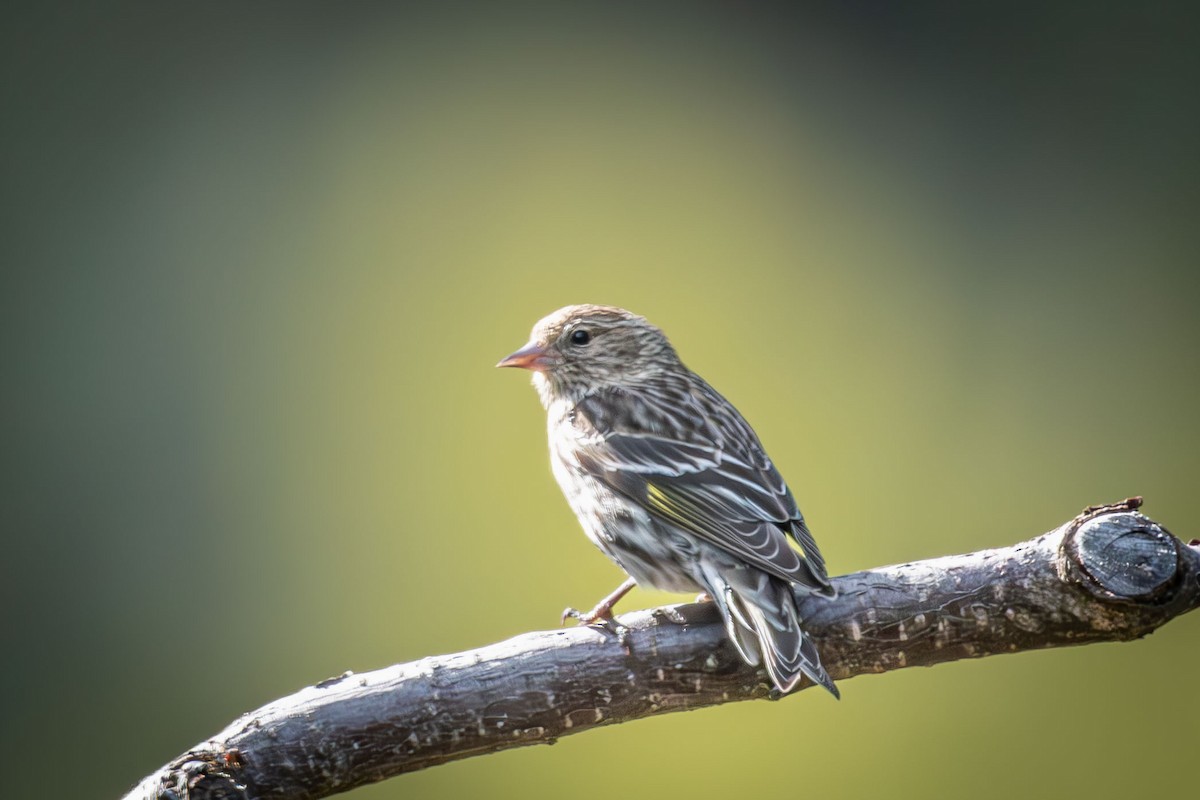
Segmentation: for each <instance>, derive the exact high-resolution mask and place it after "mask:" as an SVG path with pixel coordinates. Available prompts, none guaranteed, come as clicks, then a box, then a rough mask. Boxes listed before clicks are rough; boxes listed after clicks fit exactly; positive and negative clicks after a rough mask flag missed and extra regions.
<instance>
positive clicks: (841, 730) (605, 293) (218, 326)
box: [0, 3, 1200, 800]
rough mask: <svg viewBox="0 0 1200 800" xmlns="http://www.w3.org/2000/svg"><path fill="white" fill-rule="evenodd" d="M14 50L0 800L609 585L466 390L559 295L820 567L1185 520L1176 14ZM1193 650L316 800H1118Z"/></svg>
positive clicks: (926, 689)
mask: <svg viewBox="0 0 1200 800" xmlns="http://www.w3.org/2000/svg"><path fill="white" fill-rule="evenodd" d="M5 16H6V22H5V25H4V26H3V32H2V33H0V37H2V39H3V47H2V48H0V59H2V61H3V71H2V76H3V77H2V82H3V84H2V91H3V108H4V113H3V121H2V123H0V125H2V129H0V130H2V137H3V148H2V153H0V164H2V170H3V173H2V176H0V177H2V180H3V189H2V202H3V212H4V213H3V222H2V224H3V226H4V231H3V236H2V241H0V247H2V248H3V278H2V281H3V283H2V286H0V290H2V291H0V332H2V333H0V363H2V364H3V392H2V395H0V403H2V404H3V405H2V409H3V413H2V416H0V425H2V426H3V442H4V445H3V451H4V456H5V457H4V459H3V470H4V473H3V498H4V499H3V504H2V505H3V511H2V513H3V520H4V521H3V534H4V555H3V557H2V563H0V569H2V574H0V577H2V581H0V598H2V599H3V606H2V607H3V610H2V611H0V613H2V614H3V625H4V631H3V634H4V641H5V643H6V647H5V656H4V658H3V659H2V660H0V676H2V677H3V683H4V686H5V687H6V688H5V690H4V693H3V696H4V708H3V714H2V721H0V725H2V729H0V737H2V738H0V753H2V754H3V760H4V769H3V770H2V771H0V795H3V796H4V797H14V798H15V797H46V796H50V795H51V794H54V793H55V791H59V790H60V791H61V794H62V795H63V796H66V795H68V794H70V795H72V796H75V795H78V796H88V797H97V798H102V797H116V796H118V795H119V794H121V793H122V792H123V791H124V790H125V789H126V788H128V787H129V786H130V785H132V784H133V783H134V782H136V781H137V780H139V779H140V778H141V777H142V776H143V775H144V774H146V773H148V772H149V771H151V770H153V769H154V768H155V767H157V766H158V765H159V764H160V763H162V762H164V761H165V760H167V759H168V758H170V757H171V756H173V755H175V754H177V753H179V752H181V751H182V750H184V749H186V748H187V747H189V746H190V745H192V744H194V743H196V742H197V741H200V740H202V739H204V738H205V737H207V736H209V735H211V734H213V733H215V732H216V731H217V730H219V729H220V728H222V727H223V726H224V725H225V724H226V723H227V722H229V721H230V720H232V719H233V718H234V717H235V716H236V715H238V714H240V713H241V712H243V711H246V710H249V709H251V708H254V707H256V706H258V705H260V704H262V703H264V702H267V701H269V700H271V699H274V698H276V697H278V696H280V695H283V694H286V693H289V692H291V691H293V690H296V689H298V688H300V687H302V686H305V685H307V684H310V683H312V682H314V681H316V680H320V679H322V678H324V677H327V676H329V675H333V674H336V673H340V672H342V671H343V670H346V669H353V670H356V671H362V670H368V669H372V668H376V667H381V666H384V665H388V664H391V663H394V662H398V661H406V660H411V659H416V658H419V657H422V656H425V655H430V654H435V653H443V652H451V651H456V650H461V649H466V648H470V647H475V646H479V645H483V644H487V643H490V642H493V641H497V640H500V639H503V638H506V637H508V636H511V635H514V634H517V633H520V632H523V631H527V630H532V629H539V628H546V627H552V626H554V625H555V624H556V622H557V617H558V613H559V611H560V609H561V608H562V607H563V606H565V605H568V604H570V605H575V606H587V605H588V604H590V603H591V602H593V601H594V600H596V599H597V598H598V597H599V596H600V595H601V594H602V593H603V592H605V591H607V590H609V589H611V588H612V587H613V586H614V585H615V584H616V583H617V582H618V581H619V579H620V575H619V573H618V572H617V570H616V568H615V567H613V566H612V565H611V564H609V563H608V561H607V560H606V559H604V557H603V556H601V555H600V554H599V553H597V552H595V551H594V550H593V548H592V546H591V545H590V544H589V543H588V542H587V541H586V540H585V538H584V536H583V535H582V533H581V532H580V530H579V528H578V525H577V523H576V521H575V519H574V518H573V516H572V515H571V513H570V511H569V510H568V508H567V506H566V503H565V502H564V501H563V499H562V497H561V496H560V494H559V491H558V489H557V487H556V486H555V484H554V482H553V479H552V478H551V476H550V471H549V466H548V461H547V454H546V444H545V433H544V419H543V413H542V411H541V408H540V407H539V405H538V403H537V400H536V397H535V395H534V393H533V391H532V389H531V388H530V387H529V386H528V385H527V379H526V377H525V376H524V375H522V374H516V373H513V372H507V371H506V372H499V371H497V370H494V369H493V368H492V365H493V364H494V363H495V362H496V360H497V359H498V358H499V357H501V356H502V355H504V354H506V353H508V352H509V351H511V350H512V349H514V348H515V347H517V346H518V345H520V344H521V343H523V342H524V341H525V338H526V336H527V333H528V330H529V328H530V326H531V325H532V324H533V322H534V321H535V320H536V319H538V318H539V317H540V316H542V315H543V314H545V313H547V312H549V311H551V310H553V309H554V308H556V307H558V306H561V305H564V304H567V303H575V302H585V301H586V302H601V303H614V304H619V305H624V306H627V307H629V308H631V309H634V310H635V311H637V312H639V313H642V314H645V315H647V316H648V317H649V318H650V319H651V320H652V321H654V322H656V323H657V324H659V325H660V326H661V327H663V328H664V329H665V330H666V331H667V332H668V333H669V334H670V336H671V337H672V339H673V341H674V342H675V344H676V345H677V347H678V349H679V351H680V352H681V354H682V356H683V357H684V360H685V361H686V362H687V363H688V364H689V365H690V366H692V367H693V368H694V369H696V370H697V371H698V372H700V373H701V374H702V375H704V376H705V377H706V378H708V379H709V381H711V382H712V383H713V384H714V385H716V386H717V387H718V388H719V389H720V390H721V391H722V392H724V393H725V394H726V395H727V396H728V397H729V398H730V399H731V400H733V401H734V402H735V403H736V404H737V405H738V406H739V408H740V409H741V410H742V411H743V412H744V413H745V414H746V416H747V417H748V418H749V419H750V420H751V421H752V422H753V423H754V425H755V426H756V428H757V429H758V431H759V433H760V435H761V436H762V438H763V439H764V441H765V442H766V443H767V445H768V448H769V450H770V452H771V454H772V455H773V456H774V458H775V460H776V461H777V463H778V464H779V465H780V467H781V469H782V471H783V473H784V474H785V475H786V476H787V477H788V480H789V482H790V483H791V484H792V486H793V488H794V490H795V492H796V494H797V496H798V498H799V500H800V503H801V506H802V508H803V509H804V511H805V514H806V515H807V516H808V518H809V520H810V522H811V525H812V528H813V530H814V531H815V532H816V534H817V536H818V539H819V540H820V542H821V544H822V547H823V549H824V551H825V553H826V555H827V557H828V559H829V563H830V565H831V567H832V569H833V571H835V572H839V573H840V572H849V571H854V570H858V569H863V568H867V567H871V566H877V565H882V564H886V563H891V562H897V561H906V560H911V559H918V558H924V557H929V556H938V555H944V554H949V553H959V552H965V551H970V550H973V549H978V548H983V547H990V546H997V545H1005V544H1009V543H1012V542H1015V541H1017V540H1019V539H1022V538H1025V537H1028V536H1031V535H1034V534H1037V533H1040V532H1042V531H1044V530H1046V529H1049V528H1052V527H1054V526H1056V525H1058V524H1059V523H1061V522H1063V521H1065V520H1066V519H1068V518H1069V517H1071V516H1072V515H1074V514H1075V513H1076V512H1078V510H1079V509H1080V508H1082V507H1083V506H1085V505H1087V504H1089V503H1097V502H1104V501H1112V500H1116V499H1119V498H1123V497H1125V496H1127V495H1130V494H1135V493H1141V494H1144V495H1145V496H1146V497H1147V506H1146V510H1147V512H1148V513H1149V514H1150V515H1151V516H1153V517H1154V518H1156V519H1158V520H1159V521H1161V522H1163V523H1164V524H1166V525H1167V526H1168V527H1170V528H1172V529H1173V530H1174V531H1175V532H1176V533H1177V534H1178V535H1180V536H1181V537H1183V538H1184V539H1188V538H1191V537H1192V536H1196V535H1200V503H1198V502H1197V499H1196V488H1197V474H1198V469H1200V455H1198V453H1197V444H1198V439H1200V422H1198V418H1197V414H1196V403H1197V391H1198V390H1200V370H1198V368H1197V344H1198V343H1200V319H1198V315H1197V301H1198V300H1200V277H1198V271H1197V267H1198V259H1197V256H1198V255H1200V234H1198V230H1200V228H1198V225H1197V208H1198V202H1197V201H1198V200H1200V192H1198V190H1197V186H1198V185H1200V183H1198V181H1200V149H1198V148H1197V130H1198V126H1197V123H1198V121H1200V112H1198V110H1197V104H1196V93H1195V92H1196V86H1197V84H1198V80H1200V62H1198V58H1197V48H1196V41H1197V26H1196V25H1195V16H1196V15H1195V14H1194V13H1192V12H1191V11H1190V10H1189V8H1188V7H1187V6H1186V5H1180V6H1162V5H1155V4H1151V5H1146V6H1139V7H1137V8H1133V7H1121V6H1120V5H1115V4H1114V5H1112V6H1109V7H1101V6H1100V4H1091V3H1086V4H1075V5H1067V4H1053V5H1046V6H1043V5H1042V4H1028V5H1024V4H993V5H990V6H985V5H983V4H957V3H950V4H935V5H914V6H909V5H904V6H901V5H892V4H883V3H879V4H876V3H846V4H836V5H832V6H830V7H825V8H823V9H821V10H815V9H809V10H806V11H798V10H789V11H785V10H783V9H782V8H776V7H771V6H765V5H754V6H752V5H749V4H747V5H738V4H732V3H719V4H701V3H687V4H678V5H667V4H647V5H640V4H620V3H573V4H546V5H541V6H527V5H514V4H507V3H504V4H499V3H485V4H476V5H460V4H430V5H428V6H425V7H419V6H414V5H391V6H385V5H378V6H376V5H357V4H332V3H331V4H299V3H289V4H284V5H276V4H269V3H254V4H248V5H240V4H239V5H227V4H216V3H206V4H190V5H182V4H172V3H154V4H146V5H139V6H128V5H126V6H111V5H99V4H97V5H91V4H81V5H77V6H66V5H62V4H56V3H37V4H35V3H24V4H15V5H10V6H9V8H8V11H7V12H6V15H5ZM679 599H684V598H679V597H677V596H670V595H657V594H649V593H645V592H638V593H634V595H632V596H631V598H630V599H629V601H627V604H626V606H625V607H626V608H633V607H639V606H647V605H650V604H654V603H659V602H664V601H668V600H679ZM1198 656H1200V616H1193V617H1191V618H1187V619H1184V620H1182V621H1179V622H1176V623H1174V624H1172V625H1170V626H1169V627H1167V628H1166V629H1165V630H1164V631H1162V632H1160V633H1158V634H1156V635H1155V636H1153V637H1151V638H1150V639H1148V640H1146V641H1144V642H1139V643H1136V644H1124V645H1105V646H1094V647H1088V648H1082V649H1079V650H1063V651H1055V652H1044V653H1033V654H1022V655H1018V656H1012V657H1003V658H992V659H986V660H984V661H979V662H970V663H959V664H953V665H948V666H942V667H939V668H937V669H933V670H909V671H903V672H900V673H895V674H890V675H886V676H881V677H873V678H870V679H860V680H854V681H852V682H849V683H847V684H845V685H843V687H842V689H843V693H844V697H845V699H844V700H843V701H842V702H841V703H834V702H833V701H832V700H830V698H828V697H826V696H823V695H822V694H819V693H816V692H806V693H804V694H803V695H802V696H800V697H797V698H795V699H792V700H789V701H787V702H783V703H776V704H771V703H757V704H743V705H737V706H729V707H724V708H717V709H710V710H706V711H702V712H697V713H692V714H681V715H674V716H669V717H664V718H661V719H654V720H649V721H645V722H639V723H634V724H630V725H623V726H618V727H614V728H610V729H605V730H600V731H596V732H592V733H588V734H585V735H582V736H578V737H570V738H567V739H564V740H563V741H562V742H561V743H559V744H558V745H557V746H556V747H553V748H544V747H543V748H532V749H527V750H522V751H514V752H509V753H504V754H500V755H494V756H488V757H484V758H477V759H472V760H469V761H465V762H460V763H458V764H453V765H449V766H444V767H439V768H436V769H433V770H429V771H427V772H424V773H420V774H416V775H412V776H408V777H404V778H400V779H397V780H393V781H391V782H388V783H385V784H382V785H379V786H375V787H369V788H366V789H363V790H359V791H357V792H355V793H353V794H352V795H351V796H352V797H354V798H357V799H358V800H371V799H374V800H382V799H383V798H399V797H430V798H434V797H472V796H482V795H484V794H485V793H486V794H487V796H490V797H496V798H517V797H521V798H526V797H530V796H547V797H566V796H570V797H577V798H610V797H612V795H613V793H619V794H620V795H621V796H622V797H631V798H652V797H654V798H657V797H668V796H714V795H717V794H721V795H732V794H737V795H739V796H740V795H744V796H747V797H750V796H753V797H760V798H762V797H766V798H771V797H790V796H796V795H800V794H804V795H809V794H811V795H812V796H824V797H844V798H857V797H877V796H879V795H880V794H883V793H886V794H887V795H888V796H889V797H898V798H904V797H930V796H958V795H960V794H962V793H964V791H967V792H969V794H970V795H971V796H972V797H975V798H991V797H996V798H1009V797H1013V796H1024V795H1026V794H1027V793H1028V792H1029V791H1030V787H1037V793H1038V794H1044V795H1051V794H1070V795H1071V796H1084V795H1087V796H1090V797H1125V796H1154V795H1156V794H1166V793H1169V792H1172V791H1174V790H1175V789H1176V788H1178V787H1182V786H1183V785H1184V784H1183V775H1184V764H1186V763H1191V761H1192V759H1194V757H1195V747H1196V736H1195V732H1196V727H1195V726H1196V720H1197V719H1198V718H1200V696H1198V695H1197V693H1196V691H1195V675H1196V663H1197V658H1198ZM47 775H53V776H54V779H53V781H52V782H51V783H50V784H48V783H47V781H48V778H47ZM981 775H986V776H987V779H986V781H982V782H981V781H980V780H979V776H981ZM48 786H51V787H53V790H55V791H51V789H50V788H48ZM964 787H969V789H967V790H964Z"/></svg>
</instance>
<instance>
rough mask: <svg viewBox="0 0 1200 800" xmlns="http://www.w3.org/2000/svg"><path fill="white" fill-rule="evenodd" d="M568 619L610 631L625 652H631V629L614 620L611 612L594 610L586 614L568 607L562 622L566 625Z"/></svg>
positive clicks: (563, 614) (564, 610)
mask: <svg viewBox="0 0 1200 800" xmlns="http://www.w3.org/2000/svg"><path fill="white" fill-rule="evenodd" d="M568 619H573V620H575V621H577V622H578V623H579V624H580V625H587V626H591V627H595V628H601V629H603V630H606V631H608V632H609V633H611V634H612V635H613V636H615V637H617V643H618V644H619V645H621V646H622V647H624V648H625V652H626V653H628V652H629V628H626V627H625V626H624V625H622V624H621V623H619V622H617V621H616V619H614V618H613V615H612V611H611V610H608V609H596V608H593V609H592V610H591V611H586V612H585V611H579V610H578V609H574V608H569V607H568V608H565V609H563V613H562V622H563V624H564V625H565V624H566V623H567V620H568Z"/></svg>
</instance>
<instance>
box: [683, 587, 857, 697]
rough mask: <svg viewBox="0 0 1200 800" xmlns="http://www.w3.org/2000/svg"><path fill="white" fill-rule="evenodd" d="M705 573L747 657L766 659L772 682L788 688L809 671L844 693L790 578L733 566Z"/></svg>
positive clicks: (734, 638) (762, 661) (736, 643)
mask: <svg viewBox="0 0 1200 800" xmlns="http://www.w3.org/2000/svg"><path fill="white" fill-rule="evenodd" d="M704 573H705V578H706V579H707V581H708V584H709V586H708V590H709V591H708V593H709V595H710V596H711V597H712V598H713V600H714V601H715V602H716V604H717V608H718V609H720V611H721V617H722V618H723V619H724V620H725V629H726V630H727V631H728V633H729V638H730V640H732V642H733V644H734V647H736V648H737V650H738V652H739V653H741V655H742V658H744V659H745V660H746V663H748V664H750V665H751V666H757V665H758V664H765V665H766V668H767V674H768V675H770V676H771V682H772V683H774V684H775V687H776V688H777V689H779V691H780V692H783V693H784V694H787V693H788V692H790V691H792V690H793V689H795V688H796V686H797V685H798V684H799V683H800V679H801V678H802V677H808V679H809V680H811V681H812V682H813V683H815V684H818V685H820V686H823V687H825V688H826V689H827V690H829V693H830V694H832V695H833V696H834V697H837V698H840V697H841V694H840V693H839V692H838V689H837V686H835V685H834V683H833V679H832V678H830V677H829V673H828V672H826V671H825V668H824V667H823V666H821V657H820V655H818V654H817V648H816V646H815V645H814V644H813V641H812V639H811V638H809V637H808V635H806V634H805V633H804V631H803V630H802V629H801V627H800V614H799V611H798V610H797V608H796V599H795V595H793V594H792V588H791V587H790V586H789V585H788V584H787V583H785V582H784V581H781V580H779V579H778V578H774V577H771V576H770V575H767V574H766V573H764V572H761V571H759V570H756V569H752V568H746V567H734V568H732V569H730V568H728V567H727V568H725V569H722V570H720V572H719V573H718V572H717V571H715V570H712V569H710V568H705V569H704Z"/></svg>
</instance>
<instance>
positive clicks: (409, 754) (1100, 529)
mask: <svg viewBox="0 0 1200 800" xmlns="http://www.w3.org/2000/svg"><path fill="white" fill-rule="evenodd" d="M1140 505H1141V498H1132V499H1130V500H1126V501H1125V502H1124V503H1119V504H1116V505H1112V506H1101V507H1092V508H1089V509H1086V510H1085V511H1084V513H1083V514H1081V515H1080V516H1079V517H1076V518H1075V519H1073V520H1071V521H1070V522H1067V523H1066V524H1064V525H1062V526H1061V527H1059V528H1057V529H1055V530H1053V531H1051V532H1050V533H1047V534H1043V535H1042V536H1039V537H1037V538H1035V539H1032V540H1030V541H1027V542H1023V543H1021V544H1017V545H1014V546H1012V547H1007V548H1002V549H998V550H985V551H981V552H978V553H971V554H969V555H962V556H950V557H946V558H937V559H932V560H929V561H920V562H915V563H911V564H902V565H899V566H892V567H883V568H880V569H874V570H868V571H865V572H859V573H855V574H854V575H847V576H844V577H840V578H836V579H835V580H834V583H835V585H836V586H837V589H838V592H839V595H838V598H837V599H836V600H833V601H829V600H824V599H821V598H806V599H805V600H804V601H803V604H802V606H801V613H802V615H803V617H804V619H805V627H806V628H807V629H808V630H809V631H810V632H811V634H812V636H813V637H814V639H815V640H816V641H817V642H818V646H819V649H820V651H821V658H822V661H823V662H824V664H825V666H826V668H827V669H828V670H829V674H830V675H832V676H833V677H834V678H835V679H837V680H845V679H846V678H850V677H853V676H855V675H862V674H865V673H877V672H887V671H889V670H894V669H901V668H903V667H912V666H928V665H932V664H939V663H943V662H947V661H956V660H958V659H961V658H980V657H983V656H989V655H995V654H999V653H1010V652H1017V651H1021V650H1034V649H1041V648H1047V647H1061V646H1064V645H1075V644H1087V643H1090V642H1099V641H1114V640H1118V641H1125V640H1130V639H1137V638H1140V637H1142V636H1145V635H1146V634H1148V633H1150V632H1151V631H1153V630H1154V629H1156V628H1158V627H1159V626H1160V625H1162V624H1163V623H1165V622H1167V621H1169V620H1171V619H1173V618H1174V617H1176V616H1178V615H1180V614H1183V613H1185V612H1187V611H1191V610H1192V609H1194V608H1196V607H1197V606H1198V605H1200V549H1198V548H1197V547H1196V545H1197V544H1200V543H1198V542H1195V541H1193V543H1192V545H1191V546H1189V545H1185V544H1183V543H1182V542H1180V541H1179V540H1178V539H1176V538H1175V537H1174V536H1172V535H1171V534H1170V533H1168V532H1167V531H1166V530H1165V529H1164V528H1163V527H1161V526H1160V525H1158V524H1157V523H1155V522H1153V521H1152V520H1150V519H1148V518H1146V517H1145V516H1143V515H1142V514H1140V513H1138V512H1137V511H1136V509H1137V508H1138V507H1139V506H1140ZM620 622H621V624H623V625H624V626H625V627H627V628H628V629H629V638H628V652H627V651H626V649H625V648H624V647H623V646H622V645H621V644H620V643H619V642H618V641H617V640H616V639H615V637H613V636H611V635H610V634H608V633H606V632H604V631H601V630H597V629H595V628H573V629H569V630H556V631H543V632H537V633H529V634H525V635H523V636H518V637H516V638H514V639H510V640H508V641H506V642H500V643H498V644H494V645H490V646H488V647H483V648H480V649H478V650H472V651H468V652H465V653H458V654H454V655H446V656H433V657H430V658H425V659H422V660H420V661H416V662H413V663H410V664H399V665H396V666H392V667H388V668H387V669H381V670H377V671H375V672H367V673H362V674H359V675H354V674H351V673H349V672H347V673H346V674H345V675H342V676H340V677H338V678H332V679H330V680H326V681H322V682H321V683H318V684H317V685H316V686H313V687H309V688H307V689H303V690H301V691H299V692H297V693H295V694H293V695H291V696H289V697H285V698H282V699H280V700H277V701H275V702H273V703H270V704H268V705H266V706H263V707H262V708H260V709H258V710H257V711H253V712H251V713H249V714H246V715H244V716H243V717H242V718H241V719H239V720H237V721H236V722H234V723H233V724H232V725H230V726H229V727H228V728H226V729H225V730H223V731H221V732H220V733H218V734H217V735H216V736H215V737H213V738H212V739H210V740H209V741H207V742H204V743H203V744H200V745H198V746H197V747H196V748H194V749H193V750H191V751H189V752H188V753H185V754H184V755H182V756H180V757H178V758H176V759H174V760H173V761H171V762H170V763H169V764H167V765H166V766H164V767H163V768H161V769H160V770H158V771H157V772H155V773H154V774H152V775H150V776H149V777H147V778H146V779H145V780H143V781H142V782H141V783H140V784H139V785H138V786H137V787H135V788H134V789H133V790H132V791H130V792H129V794H128V795H126V800H143V799H148V798H155V799H156V800H168V799H169V800H180V799H181V798H222V799H223V800H234V799H235V798H236V799H237V800H242V799H243V798H277V797H289V798H295V800H308V799H310V798H319V797H326V796H328V795H330V794H335V793H338V792H344V791H347V790H349V789H351V788H353V787H355V786H360V785H362V784H366V783H372V782H375V781H380V780H383V779H385V778H388V777H391V776H394V775H399V774H402V773H405V772H412V771H415V770H419V769H424V768H426V767H431V766H434V765H437V764H443V763H445V762H447V761H453V760H455V759H460V758H467V757H469V756H474V755H480V754H483V753H492V752H496V751H498V750H504V749H507V748H510V747H520V746H523V745H530V744H551V743H553V742H554V740H555V739H556V738H557V737H560V736H566V735H568V734H574V733H578V732H580V731H585V730H588V729H590V728H594V727H596V726H598V725H611V724H615V723H618V722H627V721H629V720H633V719H639V718H641V717H647V716H651V715H653V714H665V713H668V712H672V711H685V710H688V709H693V708H701V707H703V706H710V705H716V704H719V703H727V702H733V701H735V700H751V699H756V698H766V697H769V696H771V693H772V690H771V689H770V688H769V681H768V680H767V678H766V676H765V674H764V673H763V672H762V671H758V670H755V669H752V668H751V667H748V666H746V665H745V664H744V663H743V662H742V661H741V659H739V658H738V656H737V654H736V653H735V652H734V650H733V648H732V646H730V644H729V643H728V642H727V641H726V637H725V631H724V629H723V627H722V626H721V624H720V621H719V620H718V618H717V614H716V613H715V611H714V610H713V609H712V608H711V606H710V604H688V605H680V606H674V607H672V609H671V610H670V612H664V611H663V610H662V609H656V610H651V611H638V612H634V613H631V614H626V615H624V616H622V617H621V619H620Z"/></svg>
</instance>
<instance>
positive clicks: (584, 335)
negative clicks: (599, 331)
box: [571, 328, 592, 346]
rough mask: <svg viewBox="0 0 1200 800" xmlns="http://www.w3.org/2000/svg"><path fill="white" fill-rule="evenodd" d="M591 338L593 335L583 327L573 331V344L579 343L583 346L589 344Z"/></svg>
mask: <svg viewBox="0 0 1200 800" xmlns="http://www.w3.org/2000/svg"><path fill="white" fill-rule="evenodd" d="M591 340H592V335H591V334H590V333H588V332H587V331H585V330H584V329H583V328H579V329H577V330H574V331H572V332H571V344H577V345H581V346H582V345H585V344H587V343H588V342H590V341H591Z"/></svg>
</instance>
